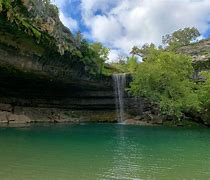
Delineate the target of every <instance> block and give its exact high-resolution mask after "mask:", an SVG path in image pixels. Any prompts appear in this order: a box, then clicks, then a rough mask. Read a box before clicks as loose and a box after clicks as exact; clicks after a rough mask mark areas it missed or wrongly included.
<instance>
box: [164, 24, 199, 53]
mask: <svg viewBox="0 0 210 180" xmlns="http://www.w3.org/2000/svg"><path fill="white" fill-rule="evenodd" d="M198 36H200V33H199V31H198V30H197V29H196V28H194V27H193V28H184V29H179V30H177V31H175V32H174V33H173V34H171V35H169V34H167V35H165V36H163V37H162V42H163V44H165V45H168V48H169V49H171V50H173V49H175V48H177V47H181V46H186V45H188V44H190V42H191V41H194V40H196V38H197V37H198Z"/></svg>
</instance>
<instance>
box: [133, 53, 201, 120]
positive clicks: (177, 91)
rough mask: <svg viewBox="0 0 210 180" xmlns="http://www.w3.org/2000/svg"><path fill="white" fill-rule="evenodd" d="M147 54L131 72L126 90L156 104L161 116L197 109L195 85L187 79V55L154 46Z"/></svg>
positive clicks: (188, 65)
mask: <svg viewBox="0 0 210 180" xmlns="http://www.w3.org/2000/svg"><path fill="white" fill-rule="evenodd" d="M154 52H155V58H154V57H153V55H152V54H153V53H154ZM150 53H151V54H150ZM147 55H148V57H147V61H145V62H143V63H141V64H140V65H139V66H138V68H137V71H136V73H135V74H134V80H133V82H132V83H131V88H130V92H131V93H132V94H133V95H135V96H143V97H146V98H148V99H150V100H151V101H152V102H154V103H156V104H157V105H158V106H159V108H160V112H161V113H162V114H164V115H169V116H173V117H176V118H180V117H181V116H182V113H183V112H188V111H191V110H194V111H199V110H200V103H199V100H198V96H197V94H196V92H195V84H194V83H193V82H192V81H191V79H190V77H191V75H192V72H193V68H192V62H191V58H190V57H188V56H185V55H177V54H175V53H173V52H164V51H161V50H155V49H151V50H150V51H148V52H147Z"/></svg>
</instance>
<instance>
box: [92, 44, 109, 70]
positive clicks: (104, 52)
mask: <svg viewBox="0 0 210 180" xmlns="http://www.w3.org/2000/svg"><path fill="white" fill-rule="evenodd" d="M90 46H91V48H92V49H93V50H94V51H95V52H96V54H97V55H98V57H97V64H98V66H99V74H102V72H103V68H104V63H105V62H106V61H107V60H108V55H109V49H108V48H106V47H104V46H103V45H102V44H101V43H98V42H96V43H93V44H91V45H90Z"/></svg>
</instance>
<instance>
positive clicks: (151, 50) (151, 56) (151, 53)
mask: <svg viewBox="0 0 210 180" xmlns="http://www.w3.org/2000/svg"><path fill="white" fill-rule="evenodd" d="M160 50H162V49H158V48H156V46H155V45H154V44H153V43H151V44H144V45H143V46H142V47H141V48H139V47H137V46H134V47H133V48H132V51H131V54H132V55H136V56H140V57H142V60H143V61H146V60H149V61H154V60H155V59H156V57H157V55H158V53H159V52H160Z"/></svg>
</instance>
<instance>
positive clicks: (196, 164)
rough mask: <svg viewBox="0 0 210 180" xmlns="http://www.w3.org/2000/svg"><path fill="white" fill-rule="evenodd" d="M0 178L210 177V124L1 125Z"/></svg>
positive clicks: (21, 179) (3, 179)
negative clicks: (208, 126)
mask: <svg viewBox="0 0 210 180" xmlns="http://www.w3.org/2000/svg"><path fill="white" fill-rule="evenodd" d="M0 179H1V180H35V179H36V180H83V179H84V180H95V179H108V180H109V179H110V180H111V179H119V180H124V179H125V180H129V179H130V180H137V179H158V180H159V179H199V180H200V179H210V130H209V129H205V128H203V129H186V128H166V127H142V126H128V125H117V124H116V125H115V124H84V125H36V126H31V127H25V128H0Z"/></svg>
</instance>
